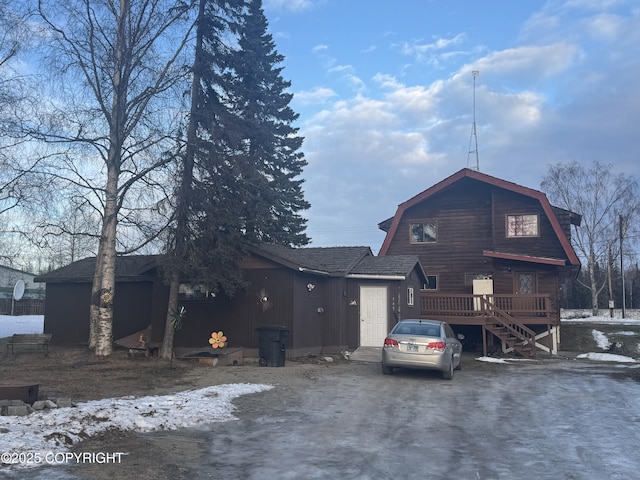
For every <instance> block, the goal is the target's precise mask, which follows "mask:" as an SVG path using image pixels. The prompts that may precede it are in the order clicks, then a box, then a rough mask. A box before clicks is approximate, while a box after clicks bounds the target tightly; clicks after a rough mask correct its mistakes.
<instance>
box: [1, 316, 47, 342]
mask: <svg viewBox="0 0 640 480" xmlns="http://www.w3.org/2000/svg"><path fill="white" fill-rule="evenodd" d="M43 331H44V315H21V316H17V317H12V316H10V315H0V338H4V337H10V336H11V335H13V334H14V333H42V332H43Z"/></svg>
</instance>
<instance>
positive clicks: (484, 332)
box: [482, 324, 487, 357]
mask: <svg viewBox="0 0 640 480" xmlns="http://www.w3.org/2000/svg"><path fill="white" fill-rule="evenodd" d="M482 355H483V356H484V357H486V356H487V329H486V328H485V326H484V324H482Z"/></svg>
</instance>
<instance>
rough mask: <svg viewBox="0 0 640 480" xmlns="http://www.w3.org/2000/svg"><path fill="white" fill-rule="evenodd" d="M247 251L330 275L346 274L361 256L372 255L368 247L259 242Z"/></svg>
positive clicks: (301, 268) (291, 265)
mask: <svg viewBox="0 0 640 480" xmlns="http://www.w3.org/2000/svg"><path fill="white" fill-rule="evenodd" d="M249 251H251V252H252V253H255V254H258V255H261V256H264V257H265V258H269V259H270V260H272V261H275V262H277V263H280V264H282V265H285V266H287V267H289V268H293V269H295V270H300V271H312V272H313V273H318V274H325V275H330V276H343V275H346V274H347V273H349V272H350V271H351V270H352V269H353V268H354V267H355V266H356V265H357V264H358V263H359V262H360V261H361V260H362V259H363V258H365V257H368V256H373V253H372V252H371V248H369V247H315V248H291V247H285V246H282V245H273V244H261V245H259V246H258V245H254V246H252V247H250V248H249Z"/></svg>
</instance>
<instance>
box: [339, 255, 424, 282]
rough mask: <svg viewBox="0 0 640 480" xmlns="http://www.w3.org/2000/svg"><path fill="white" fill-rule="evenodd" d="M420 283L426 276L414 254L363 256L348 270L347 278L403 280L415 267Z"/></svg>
mask: <svg viewBox="0 0 640 480" xmlns="http://www.w3.org/2000/svg"><path fill="white" fill-rule="evenodd" d="M416 267H418V268H417V270H418V273H419V274H420V276H421V279H420V280H421V281H422V283H424V282H426V280H427V277H426V274H425V273H424V269H423V268H422V264H421V263H420V260H419V259H418V257H417V256H415V255H388V256H385V257H374V256H369V257H365V258H363V259H362V260H360V262H358V264H357V265H356V266H355V267H354V268H353V269H352V270H351V271H350V272H349V274H348V275H347V278H362V279H390V280H404V279H406V278H407V277H408V276H409V275H410V274H411V272H412V271H413V270H414V269H416Z"/></svg>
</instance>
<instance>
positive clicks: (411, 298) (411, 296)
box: [407, 287, 415, 307]
mask: <svg viewBox="0 0 640 480" xmlns="http://www.w3.org/2000/svg"><path fill="white" fill-rule="evenodd" d="M414 301H415V298H414V293H413V287H409V288H407V305H409V306H410V307H413V303H414Z"/></svg>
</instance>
